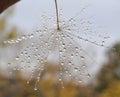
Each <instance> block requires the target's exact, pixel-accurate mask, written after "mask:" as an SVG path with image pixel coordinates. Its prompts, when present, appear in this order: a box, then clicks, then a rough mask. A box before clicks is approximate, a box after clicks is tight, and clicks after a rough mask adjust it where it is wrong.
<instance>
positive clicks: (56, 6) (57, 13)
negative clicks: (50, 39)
mask: <svg viewBox="0 0 120 97" xmlns="http://www.w3.org/2000/svg"><path fill="white" fill-rule="evenodd" d="M55 9H56V18H57V20H56V21H57V30H60V26H59V12H58V5H57V0H55Z"/></svg>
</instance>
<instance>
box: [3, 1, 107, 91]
mask: <svg viewBox="0 0 120 97" xmlns="http://www.w3.org/2000/svg"><path fill="white" fill-rule="evenodd" d="M55 5H56V17H57V20H55V17H47V16H45V15H43V16H42V21H41V22H42V27H41V28H40V29H37V30H36V31H34V32H33V33H31V34H29V35H23V36H22V37H19V38H18V39H15V40H8V41H4V43H8V44H18V43H20V42H21V41H26V40H30V42H31V43H30V44H28V45H27V46H26V48H25V49H24V50H23V51H21V52H20V54H19V55H20V56H17V57H16V61H17V62H19V61H20V62H19V63H18V64H20V68H22V69H21V70H23V69H25V70H26V69H28V68H29V69H30V68H32V70H31V76H30V80H31V79H32V78H34V73H36V72H39V73H38V75H37V76H36V77H37V79H36V83H35V88H34V90H37V83H38V82H39V81H40V77H41V73H42V72H43V71H44V68H45V63H46V62H48V61H49V56H52V54H54V53H55V54H56V56H53V57H58V58H57V61H56V62H57V63H56V64H58V65H59V74H58V80H59V81H60V82H61V84H62V87H63V88H64V84H63V82H64V78H65V74H66V75H67V78H69V77H70V78H71V77H72V76H74V74H75V76H76V77H75V79H76V81H78V83H82V82H83V80H82V76H84V73H85V72H86V76H88V77H90V74H88V71H87V70H86V69H87V68H86V64H85V62H86V61H87V58H88V57H89V58H90V59H91V60H93V59H92V58H91V57H90V56H89V55H88V54H87V52H86V51H85V50H84V47H82V44H83V43H84V44H91V45H95V46H100V47H104V48H107V47H106V46H105V43H106V41H107V39H109V36H104V35H103V34H101V32H100V33H99V32H96V31H94V30H92V26H93V23H92V22H91V21H90V20H89V19H90V18H84V17H83V18H78V17H72V18H70V19H69V20H67V21H64V20H62V19H60V17H59V13H58V8H57V1H56V0H55ZM81 12H83V9H82V10H81ZM77 19H78V20H77ZM46 21H48V22H47V23H46ZM56 21H57V22H56ZM49 23H50V25H49ZM52 23H53V24H52ZM55 24H56V26H54V25H55ZM101 40H102V41H101ZM33 61H34V62H33ZM31 64H33V65H31ZM34 64H35V65H34ZM26 65H27V66H26ZM14 70H16V68H14ZM63 71H66V73H65V74H64V73H63ZM73 71H75V72H73ZM30 80H29V81H27V84H29V82H30Z"/></svg>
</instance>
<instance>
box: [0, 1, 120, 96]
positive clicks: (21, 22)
mask: <svg viewBox="0 0 120 97" xmlns="http://www.w3.org/2000/svg"><path fill="white" fill-rule="evenodd" d="M53 3H54V2H53V1H51V0H48V1H45V0H34V1H33V0H21V1H20V2H19V3H17V4H16V5H14V6H12V7H10V8H9V9H7V10H6V11H5V12H4V13H2V14H1V15H0V97H120V42H119V41H120V27H119V25H120V19H119V17H120V6H119V4H120V2H119V1H118V0H90V1H89V0H83V1H82V0H71V1H70V0H65V1H64V0H62V1H60V0H59V6H60V8H62V11H63V13H62V14H63V15H64V16H65V18H69V17H71V16H74V14H76V13H77V12H79V9H80V8H82V7H84V6H85V5H90V8H88V9H87V12H88V14H87V15H89V16H91V15H94V17H95V24H97V25H102V27H103V28H104V29H105V31H106V32H107V33H109V34H110V36H111V38H110V41H109V46H110V47H111V48H109V49H103V48H101V47H99V48H98V47H93V48H92V46H91V47H90V48H91V49H88V52H93V53H94V55H93V56H92V57H93V58H94V59H95V60H96V61H97V63H98V64H96V63H94V64H93V65H89V62H87V63H88V64H87V65H88V68H87V69H88V71H89V72H90V74H91V75H92V77H91V78H90V79H89V80H88V81H87V82H88V83H87V84H82V83H81V84H76V83H75V82H74V78H71V80H69V81H66V80H64V87H65V88H64V89H63V88H62V87H61V84H60V82H59V81H55V76H56V75H55V74H56V73H57V72H58V71H57V68H58V67H57V66H54V65H50V64H47V65H46V70H45V71H44V72H42V74H41V80H40V82H39V83H38V85H37V86H38V90H37V91H34V86H35V79H33V80H32V81H31V82H30V84H27V78H25V76H23V73H22V74H21V72H20V71H12V72H11V70H10V69H11V68H9V66H7V63H9V62H10V61H12V60H11V58H12V57H14V56H16V54H17V52H19V50H20V47H21V46H22V43H21V44H20V45H19V46H14V47H11V46H9V45H5V44H3V41H5V40H9V39H14V38H16V37H18V36H19V35H22V34H25V33H27V32H31V31H33V30H34V29H36V26H37V25H38V24H39V22H40V21H39V20H40V17H41V15H42V14H43V13H45V12H46V13H47V12H48V13H50V14H52V13H54V10H53V9H54V5H53ZM80 5H81V6H80ZM53 15H54V14H53ZM112 48H115V49H116V50H115V51H113V49H112ZM63 72H64V71H63ZM11 73H12V75H11ZM36 73H37V72H36ZM24 75H25V74H24ZM47 75H49V76H47ZM46 76H47V78H46Z"/></svg>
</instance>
